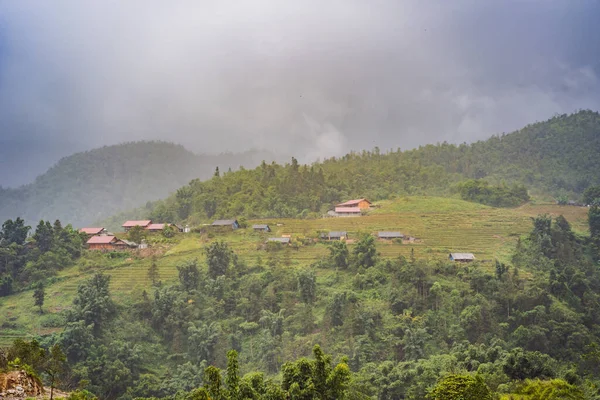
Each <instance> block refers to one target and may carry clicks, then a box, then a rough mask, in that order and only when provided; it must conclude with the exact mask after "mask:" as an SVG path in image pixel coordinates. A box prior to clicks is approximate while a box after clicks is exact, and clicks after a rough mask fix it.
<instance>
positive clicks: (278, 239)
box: [267, 237, 292, 244]
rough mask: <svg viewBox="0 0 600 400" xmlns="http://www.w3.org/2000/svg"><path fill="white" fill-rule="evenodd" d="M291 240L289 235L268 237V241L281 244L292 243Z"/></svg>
mask: <svg viewBox="0 0 600 400" xmlns="http://www.w3.org/2000/svg"><path fill="white" fill-rule="evenodd" d="M291 240H292V239H291V238H289V237H272V238H268V239H267V243H268V242H273V243H281V244H290V242H291Z"/></svg>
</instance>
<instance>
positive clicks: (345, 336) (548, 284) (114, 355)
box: [0, 199, 600, 400]
mask: <svg viewBox="0 0 600 400" xmlns="http://www.w3.org/2000/svg"><path fill="white" fill-rule="evenodd" d="M596 200H597V199H595V201H596ZM417 204H418V203H417ZM553 207H554V208H552V210H554V211H556V210H559V209H560V207H559V206H553ZM582 209H583V208H582ZM583 210H585V211H587V213H588V215H589V232H590V235H587V234H586V235H582V234H577V233H576V232H575V231H573V230H572V229H571V224H570V223H569V222H568V221H567V219H566V218H564V217H562V216H558V217H556V218H551V217H549V216H547V215H540V216H538V217H536V218H534V219H533V224H532V223H531V220H529V232H526V233H525V234H523V235H521V236H519V235H517V236H519V237H514V233H509V236H510V237H513V239H514V241H513V242H512V243H513V246H511V251H510V255H509V256H508V257H507V260H506V262H505V261H504V260H502V261H490V262H474V263H467V264H461V263H454V262H450V261H448V259H447V257H442V258H439V257H437V256H436V255H435V254H432V253H431V252H428V251H427V246H426V245H425V247H421V246H419V245H418V244H416V245H407V244H401V243H381V241H377V240H376V239H375V238H374V236H372V235H370V234H367V233H365V234H363V235H357V236H356V237H353V239H354V240H353V241H352V242H349V243H346V242H344V241H338V242H323V243H317V242H314V241H313V240H308V241H302V240H300V239H299V238H297V239H296V240H297V248H296V249H294V248H293V247H287V248H286V247H283V246H274V247H266V248H264V247H262V246H257V243H264V239H265V235H264V234H261V233H257V232H254V231H252V230H250V229H239V230H237V231H218V230H217V231H215V230H212V231H206V232H204V233H190V234H179V235H177V236H176V237H172V238H166V237H163V236H162V235H161V234H156V235H155V236H152V237H148V240H149V243H150V244H151V245H152V247H153V248H154V249H155V252H154V253H153V254H152V255H150V254H143V253H105V254H102V253H98V252H91V251H84V252H82V254H81V256H80V257H79V258H78V259H77V260H75V262H76V263H77V266H73V267H68V268H66V269H61V268H62V267H59V268H58V269H57V270H48V275H51V274H57V275H55V276H54V277H53V278H50V279H44V275H40V276H38V279H40V283H39V284H38V285H32V286H31V288H30V290H27V289H25V290H24V291H22V292H20V293H17V294H12V295H10V296H8V297H4V298H0V301H1V303H0V306H1V307H2V308H1V309H0V311H2V312H1V313H0V327H2V329H3V330H4V331H8V332H10V331H11V330H14V329H16V328H17V326H18V324H20V323H23V322H26V323H28V324H30V325H33V324H35V325H38V326H40V328H41V331H39V335H38V336H37V337H36V339H37V340H35V341H30V340H27V341H23V340H16V341H14V342H13V343H12V345H9V346H7V348H6V349H5V350H4V351H0V369H8V370H11V369H14V368H21V367H22V366H23V364H27V365H29V367H23V368H29V369H30V370H31V371H33V372H37V373H38V374H40V376H42V378H43V379H44V380H45V381H46V383H47V384H51V383H52V382H55V383H57V384H58V386H59V387H60V388H61V389H63V390H76V389H81V388H84V389H85V391H78V392H75V393H76V394H74V395H73V396H74V397H72V399H73V400H74V399H80V398H85V399H92V398H93V396H92V395H91V393H93V394H95V395H96V396H98V398H100V399H117V398H118V399H134V398H139V397H144V398H164V399H173V400H175V399H182V400H183V399H186V400H193V399H208V398H212V399H222V400H229V399H232V400H233V399H236V400H238V399H257V400H258V399H269V400H285V399H293V398H296V399H380V400H395V399H414V400H421V399H425V398H430V399H469V400H480V399H492V398H498V397H494V396H504V397H501V398H503V399H544V400H552V399H555V400H558V399H597V398H598V396H600V390H599V389H598V387H599V383H600V370H599V368H598V365H599V360H600V351H599V350H598V349H599V346H600V332H599V331H598V326H599V325H600V313H599V311H598V310H599V307H598V304H599V303H600V295H599V294H598V293H600V272H599V271H598V268H597V265H598V260H599V259H600V253H599V252H598V246H597V244H598V242H599V240H600V228H599V226H598V225H599V222H600V218H598V216H599V215H600V209H599V206H593V207H591V208H590V209H589V210H588V209H583ZM423 212H425V211H424V210H423V211H418V210H416V213H417V215H422V214H423ZM487 212H488V208H487V207H483V206H475V207H473V208H472V209H471V210H469V211H468V212H467V213H464V214H460V213H456V212H454V211H448V212H447V213H443V212H439V213H438V214H436V216H435V219H437V220H438V221H440V222H441V221H444V220H446V219H458V220H459V221H458V223H459V224H461V225H463V226H465V225H468V223H469V221H471V220H472V219H473V218H475V217H476V216H477V215H478V214H481V216H482V217H483V216H485V215H486V213H487ZM502 212H503V213H507V214H509V213H516V212H517V211H513V210H502ZM398 213H399V214H402V212H398ZM394 214H396V212H392V213H391V214H389V215H388V218H391V217H392V216H393V215H394ZM374 217H375V216H368V217H364V218H355V219H346V220H354V221H355V223H356V224H360V223H362V221H367V220H369V219H373V218H374ZM447 217H450V218H447ZM281 222H282V223H283V225H284V227H285V226H286V224H287V223H288V222H291V221H289V220H283V219H282V220H281ZM300 222H301V221H300ZM494 224H495V225H496V228H495V229H497V230H500V229H502V226H503V224H502V223H501V221H499V220H498V216H497V215H495V216H491V217H489V220H488V222H487V223H484V224H482V225H483V226H481V227H480V228H479V229H480V231H481V234H482V235H483V232H484V231H485V230H484V226H488V225H489V226H492V225H494ZM515 228H516V227H513V228H512V229H511V231H512V232H514V229H515ZM276 229H279V228H276ZM286 229H289V228H286ZM356 229H360V228H359V227H357V228H356ZM435 229H436V228H435V227H434V226H432V228H431V230H435ZM26 230H27V228H26V227H23V225H22V223H21V222H20V221H10V223H9V221H7V223H6V224H5V225H4V226H3V230H2V241H1V242H0V246H2V247H4V248H5V249H6V250H7V251H8V250H10V249H13V248H17V249H18V248H21V247H19V246H21V245H19V243H20V242H22V239H23V238H24V236H25V235H24V234H23V233H26ZM68 232H70V230H69V229H68V228H67V229H66V230H65V229H63V228H61V227H60V226H59V224H55V226H54V227H52V225H50V224H40V225H39V226H38V227H37V228H36V233H35V235H34V241H33V242H32V243H31V244H30V245H29V246H26V247H27V249H26V248H22V250H23V251H24V252H25V254H26V255H27V257H29V260H32V261H34V260H35V258H34V257H36V256H38V257H44V256H45V255H48V254H50V253H56V252H59V251H61V250H60V249H61V248H63V247H64V246H65V245H69V246H71V245H73V244H75V243H76V241H71V240H70V239H69V240H65V238H66V239H68V238H69V237H71V236H72V235H65V233H68ZM452 234H453V235H455V236H457V237H460V236H461V235H462V233H461V231H460V230H458V229H457V230H455V231H453V232H452ZM73 237H74V236H73ZM15 244H17V245H18V246H15ZM45 244H52V246H46V245H45ZM407 247H408V250H409V251H408V253H406V254H407V256H404V255H400V256H394V255H393V253H396V252H397V253H400V252H401V251H402V249H404V248H407ZM411 247H412V248H411ZM384 248H388V251H386V252H385V253H387V254H388V255H387V256H386V255H383V253H384V251H383V249H384ZM415 249H416V250H415ZM389 250H391V251H392V252H390V251H389ZM7 254H8V253H7ZM309 254H312V257H310V258H309V257H308V255H309ZM17 257H18V254H17ZM4 259H6V260H10V257H3V260H4ZM12 265H13V264H12V263H9V264H7V265H6V267H7V268H9V271H15V269H14V268H12ZM19 265H20V266H21V269H20V270H19V269H17V270H16V271H17V272H18V271H21V272H22V273H27V272H30V271H32V270H35V269H36V268H37V267H33V268H32V266H29V265H28V264H27V263H25V264H23V263H20V264H19ZM9 273H10V272H9ZM48 275H46V276H48ZM16 276H17V278H18V277H19V276H23V277H24V279H29V277H30V276H31V275H29V274H25V275H21V274H18V275H16ZM40 288H41V289H40ZM44 288H45V289H44ZM125 288H126V289H125ZM44 293H45V294H46V296H44ZM69 293H70V294H69ZM40 299H41V301H40ZM34 316H35V317H34ZM315 345H320V347H315ZM232 349H233V350H235V351H230V350H232ZM311 353H312V356H311ZM324 353H326V354H330V356H328V355H326V354H324ZM302 357H310V359H305V358H302ZM90 392H91V393H90ZM459 395H461V396H459ZM77 396H80V397H77ZM451 396H454V397H451Z"/></svg>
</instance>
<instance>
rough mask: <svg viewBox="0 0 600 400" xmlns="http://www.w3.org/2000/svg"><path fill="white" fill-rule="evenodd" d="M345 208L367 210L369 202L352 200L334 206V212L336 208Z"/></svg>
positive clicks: (369, 205)
mask: <svg viewBox="0 0 600 400" xmlns="http://www.w3.org/2000/svg"><path fill="white" fill-rule="evenodd" d="M346 207H351V208H352V207H358V208H359V209H361V210H368V209H369V207H371V202H370V201H369V200H367V199H354V200H348V201H345V202H343V203H340V204H336V206H335V208H336V212H338V211H337V209H338V208H346Z"/></svg>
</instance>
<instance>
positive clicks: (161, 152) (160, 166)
mask: <svg viewBox="0 0 600 400" xmlns="http://www.w3.org/2000/svg"><path fill="white" fill-rule="evenodd" d="M264 157H269V155H268V154H266V153H258V152H247V153H243V154H223V155H219V156H209V155H202V156H197V155H195V154H193V153H191V152H189V151H187V150H185V149H184V148H183V147H182V146H179V145H175V144H171V143H166V142H134V143H125V144H121V145H116V146H108V147H103V148H99V149H95V150H91V151H87V152H83V153H77V154H74V155H72V156H70V157H66V158H63V159H62V160H60V161H59V162H58V163H57V164H56V165H54V166H53V167H52V168H50V169H49V170H48V172H46V173H45V174H43V175H41V176H39V177H38V178H37V179H36V180H35V181H34V182H33V183H31V184H29V185H25V186H22V187H20V188H17V189H2V188H0V220H5V219H8V218H13V217H14V216H15V215H17V216H20V217H22V218H24V219H25V220H26V221H27V222H29V223H37V222H38V221H39V220H40V219H50V220H52V221H54V220H55V219H61V220H68V221H70V222H71V223H73V225H74V226H82V225H84V224H89V223H92V222H94V221H97V220H99V219H102V218H106V217H108V216H110V215H112V214H114V213H116V212H118V211H120V210H124V209H130V208H134V207H139V206H140V205H143V204H145V203H146V202H147V201H149V200H156V199H159V198H162V197H165V196H167V195H168V194H169V193H170V192H172V191H173V190H175V189H177V188H178V187H181V186H183V185H185V184H187V183H188V182H189V181H190V180H191V179H194V178H201V179H205V178H208V177H210V176H211V174H212V171H213V170H214V169H215V166H216V165H219V166H221V167H222V168H224V169H227V168H238V167H239V166H240V165H250V166H252V165H256V164H258V163H259V162H260V160H261V159H263V158H264Z"/></svg>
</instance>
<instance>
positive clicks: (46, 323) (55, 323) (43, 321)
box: [40, 314, 66, 328]
mask: <svg viewBox="0 0 600 400" xmlns="http://www.w3.org/2000/svg"><path fill="white" fill-rule="evenodd" d="M65 323H66V321H65V318H64V317H63V316H62V315H60V314H45V315H43V316H42V317H41V318H40V325H41V326H43V327H44V328H62V327H64V326H65Z"/></svg>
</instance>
